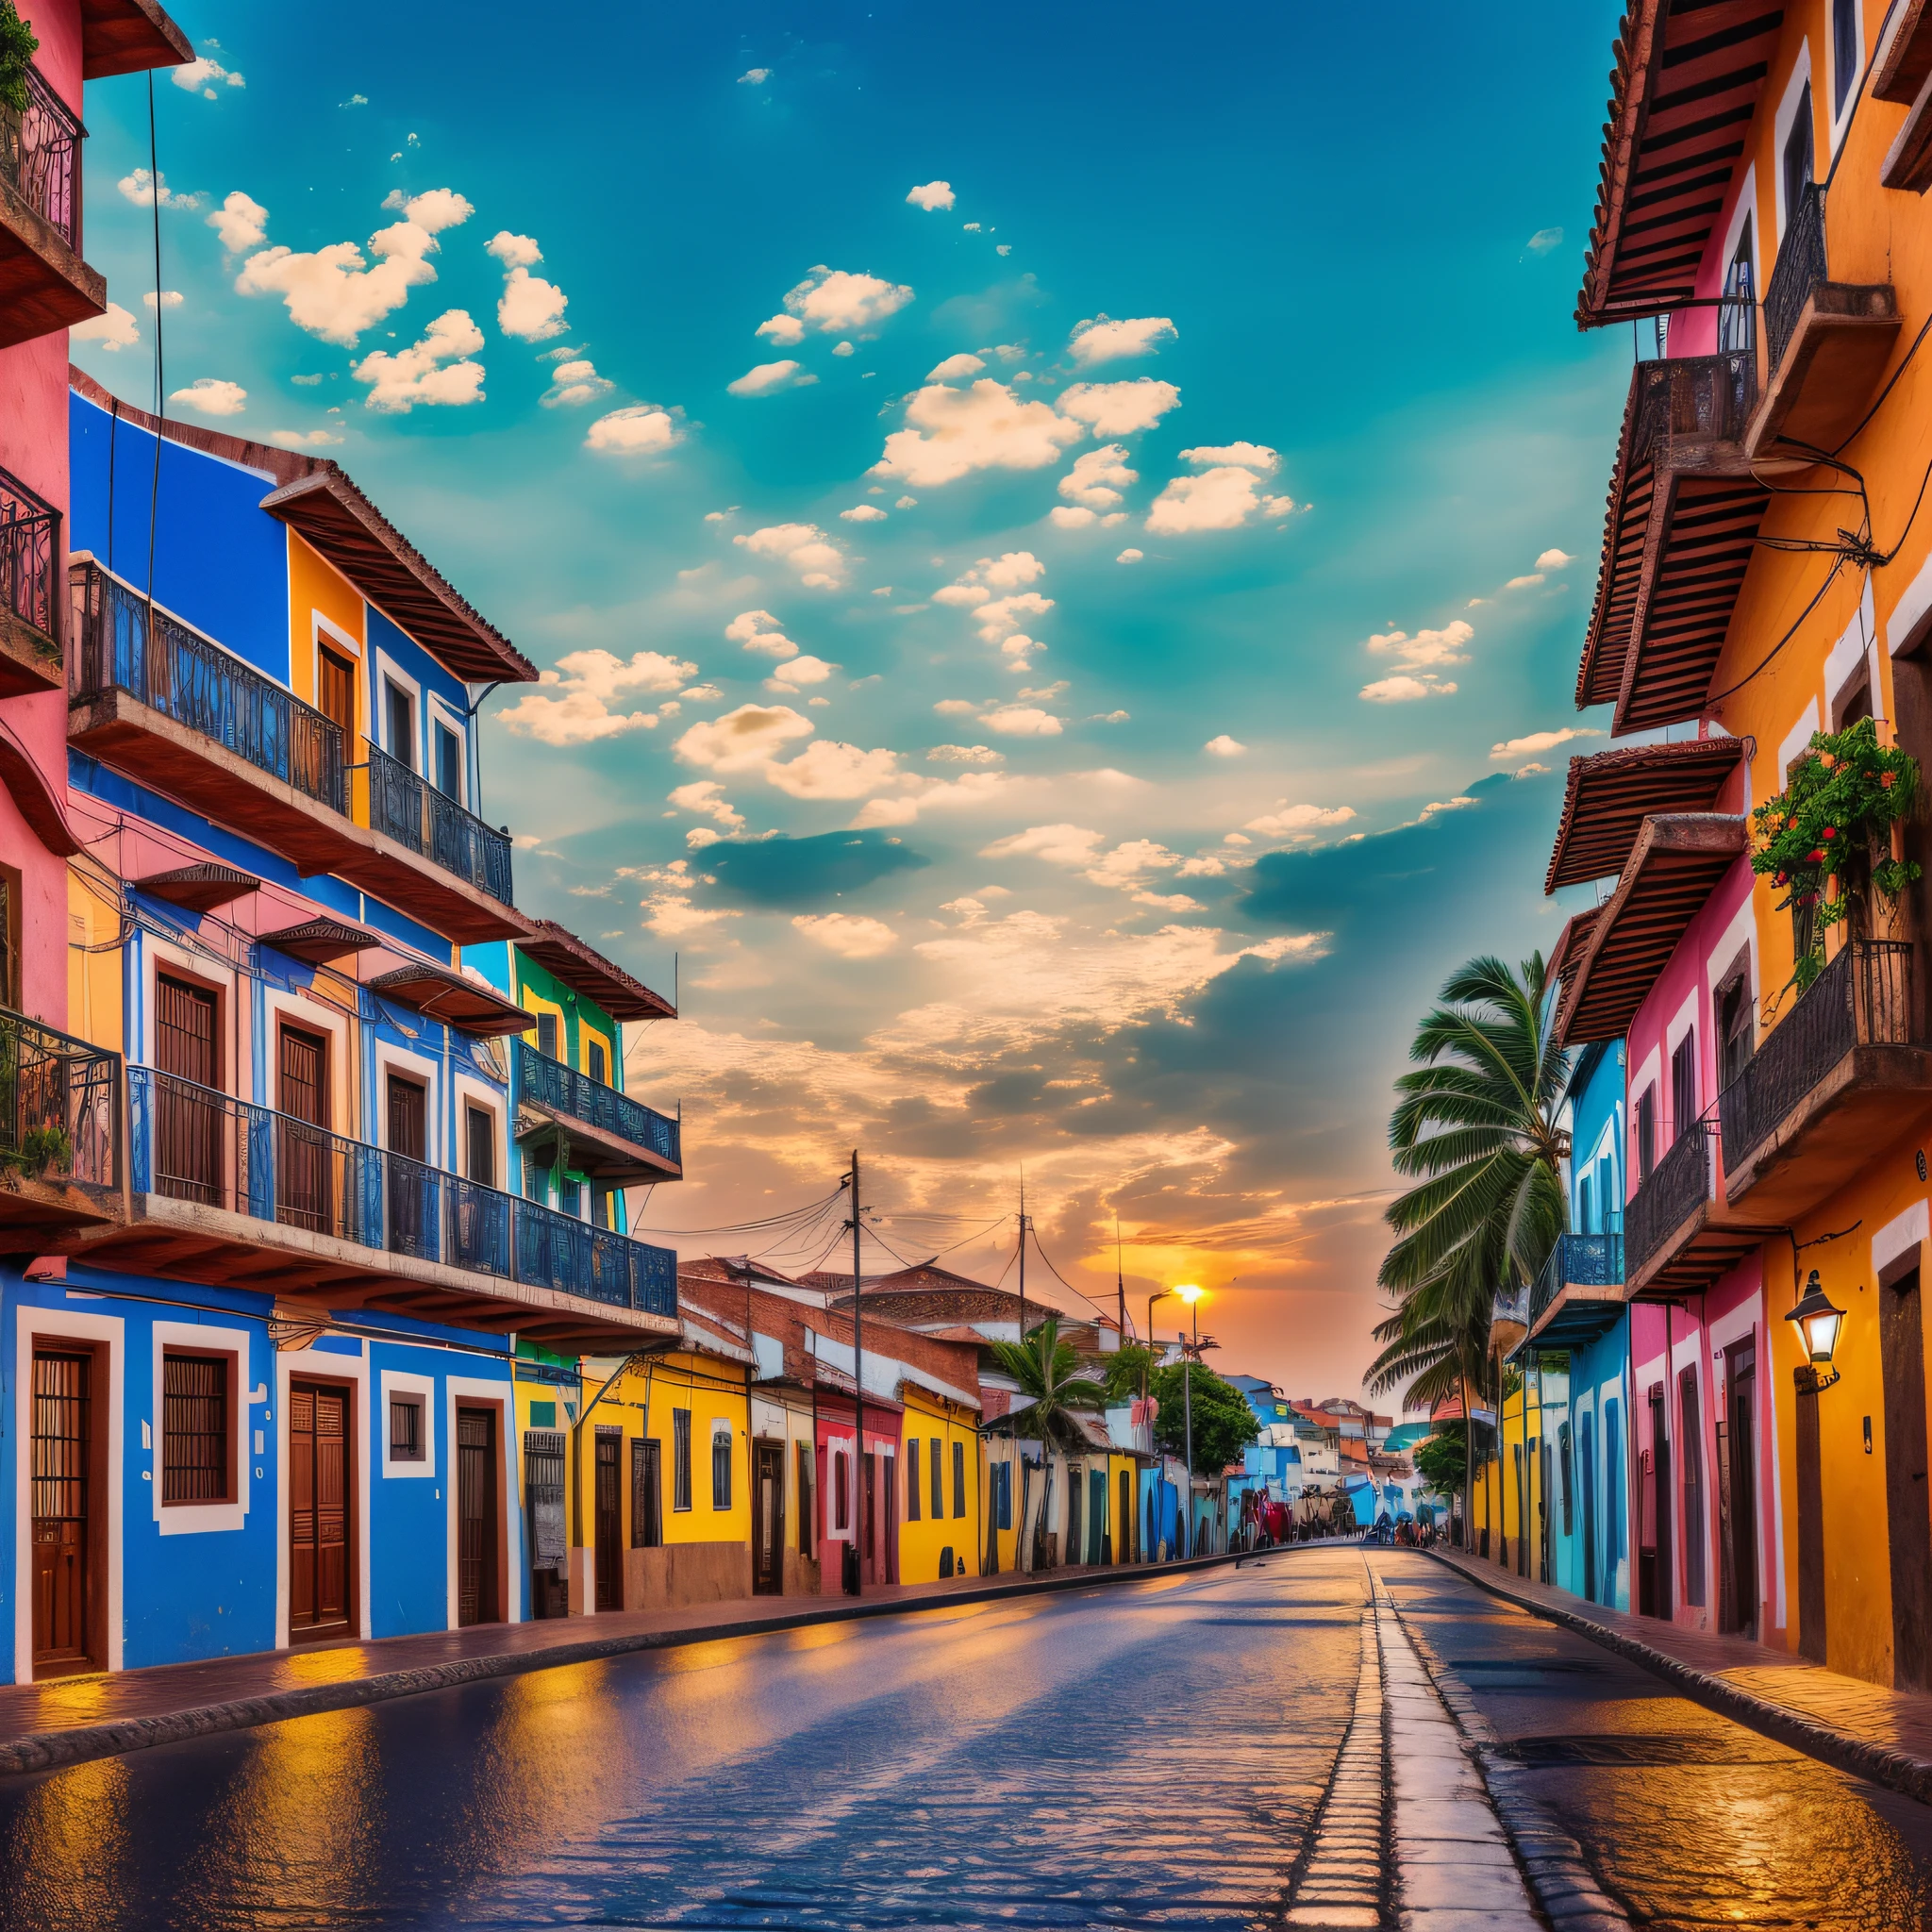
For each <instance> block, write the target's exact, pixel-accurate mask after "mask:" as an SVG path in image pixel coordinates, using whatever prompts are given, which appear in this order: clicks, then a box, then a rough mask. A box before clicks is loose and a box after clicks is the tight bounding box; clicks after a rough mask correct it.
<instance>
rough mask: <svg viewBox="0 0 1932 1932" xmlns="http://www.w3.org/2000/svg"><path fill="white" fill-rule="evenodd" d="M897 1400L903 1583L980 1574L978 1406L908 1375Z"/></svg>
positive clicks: (981, 1516) (981, 1514) (982, 1515)
mask: <svg viewBox="0 0 1932 1932" xmlns="http://www.w3.org/2000/svg"><path fill="white" fill-rule="evenodd" d="M917 1340H920V1341H924V1337H920V1338H917ZM963 1392H964V1391H961V1393H963ZM899 1394H900V1399H901V1401H902V1402H903V1403H904V1405H905V1408H904V1413H903V1414H902V1416H901V1417H900V1429H901V1434H900V1454H901V1456H902V1457H903V1460H904V1467H905V1482H904V1489H905V1496H906V1500H905V1504H904V1514H903V1516H902V1517H901V1519H900V1524H899V1581H900V1582H901V1583H935V1582H938V1581H939V1580H940V1579H941V1577H947V1576H962V1575H974V1576H976V1575H977V1574H979V1568H980V1553H981V1527H980V1526H981V1524H983V1523H984V1521H985V1493H986V1477H985V1472H984V1470H983V1469H982V1467H981V1463H980V1453H979V1410H978V1407H977V1406H976V1404H968V1403H967V1402H964V1401H961V1400H958V1399H957V1398H956V1397H950V1396H946V1395H941V1394H939V1393H936V1392H935V1391H932V1390H930V1389H926V1388H924V1387H922V1386H921V1385H920V1384H919V1383H917V1382H914V1381H912V1380H910V1379H909V1378H905V1377H903V1376H902V1379H901V1381H900V1384H899Z"/></svg>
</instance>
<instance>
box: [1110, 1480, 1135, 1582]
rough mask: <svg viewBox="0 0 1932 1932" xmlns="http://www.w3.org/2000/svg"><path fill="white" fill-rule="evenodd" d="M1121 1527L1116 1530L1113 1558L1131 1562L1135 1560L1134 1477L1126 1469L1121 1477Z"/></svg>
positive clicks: (1117, 1560) (1118, 1561)
mask: <svg viewBox="0 0 1932 1932" xmlns="http://www.w3.org/2000/svg"><path fill="white" fill-rule="evenodd" d="M1119 1491H1120V1507H1119V1510H1118V1512H1117V1513H1118V1515H1119V1517H1120V1527H1119V1528H1118V1529H1117V1530H1115V1531H1114V1546H1113V1559H1114V1561H1115V1562H1116V1563H1131V1562H1132V1561H1133V1560H1134V1557H1133V1550H1134V1479H1133V1477H1132V1476H1130V1475H1129V1474H1127V1472H1126V1471H1125V1470H1122V1471H1121V1473H1120V1478H1119Z"/></svg>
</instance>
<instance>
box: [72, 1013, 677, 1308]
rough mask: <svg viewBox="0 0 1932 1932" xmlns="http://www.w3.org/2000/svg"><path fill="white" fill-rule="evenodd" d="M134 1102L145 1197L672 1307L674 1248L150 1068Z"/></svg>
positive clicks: (141, 1071) (135, 1151) (626, 1301)
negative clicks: (195, 1203) (194, 1203)
mask: <svg viewBox="0 0 1932 1932" xmlns="http://www.w3.org/2000/svg"><path fill="white" fill-rule="evenodd" d="M88 1051H90V1052H92V1049H88ZM108 1058H109V1059H111V1058H112V1056H108ZM127 1102H128V1131H129V1137H130V1156H131V1160H130V1166H131V1173H132V1179H133V1185H134V1188H135V1190H136V1191H137V1192H141V1193H154V1194H163V1195H166V1196H168V1197H170V1198H172V1199H174V1200H180V1201H198V1202H201V1203H203V1204H205V1205H206V1206H208V1207H211V1208H225V1209H227V1210H228V1211H229V1212H230V1213H234V1214H244V1215H247V1216H249V1217H250V1218H251V1219H253V1220H256V1221H273V1222H278V1223H280V1224H282V1225H284V1226H288V1227H301V1228H306V1229H308V1231H310V1232H311V1233H315V1234H324V1235H328V1236H330V1237H332V1238H333V1239H335V1240H337V1241H353V1242H355V1243H356V1244H357V1245H358V1247H364V1248H375V1249H381V1250H384V1251H386V1252H388V1253H390V1254H394V1255H407V1256H408V1257H412V1258H413V1259H416V1260H420V1261H435V1262H440V1263H441V1264H443V1265H444V1266H447V1267H451V1268H462V1269H468V1270H470V1271H471V1272H473V1273H475V1274H490V1275H494V1276H496V1277H497V1278H498V1279H499V1280H504V1281H519V1282H524V1283H526V1284H529V1285H532V1286H535V1287H539V1288H549V1289H556V1290H558V1291H561V1292H563V1293H565V1294H575V1295H581V1296H583V1297H584V1298H585V1299H587V1300H590V1301H597V1302H603V1303H606V1304H607V1305H608V1306H610V1307H624V1308H640V1309H642V1310H643V1311H645V1312H646V1313H648V1314H656V1315H670V1316H675V1314H676V1312H677V1257H676V1256H675V1254H673V1253H672V1252H671V1250H670V1249H668V1248H655V1247H651V1246H648V1245H647V1244H646V1243H645V1242H643V1241H632V1240H631V1239H630V1237H629V1236H628V1235H622V1234H615V1233H613V1232H611V1231H610V1230H609V1229H608V1228H600V1227H591V1225H590V1224H588V1223H586V1222H581V1221H574V1220H572V1219H571V1217H570V1216H569V1215H567V1214H559V1213H558V1212H557V1211H556V1210H555V1209H554V1208H545V1207H540V1206H539V1205H538V1204H537V1203H536V1202H534V1201H524V1200H520V1199H518V1198H517V1196H515V1195H514V1194H506V1193H504V1192H502V1191H500V1190H499V1189H496V1188H491V1187H486V1186H484V1185H482V1184H481V1183H480V1182H477V1181H470V1180H464V1179H462V1178H461V1177H460V1176H459V1175H457V1174H445V1173H443V1172H442V1170H441V1169H440V1168H435V1167H429V1166H426V1165H425V1163H424V1162H422V1161H420V1160H410V1159H408V1158H406V1157H404V1156H403V1155H400V1154H395V1153H392V1152H391V1151H390V1149H388V1148H386V1147H372V1146H370V1145H369V1144H368V1143H367V1142H366V1141H352V1140H350V1139H349V1138H348V1137H347V1136H346V1135H342V1134H335V1133H331V1132H330V1131H329V1130H328V1129H327V1128H325V1127H319V1126H315V1125H313V1124H310V1123H309V1122H308V1121H301V1120H296V1119H294V1118H293V1117H292V1116H291V1115H289V1114H284V1113H276V1112H275V1111H274V1110H273V1109H271V1108H265V1107H258V1106H256V1105H255V1104H254V1103H253V1102H251V1101H246V1100H238V1099H237V1098H236V1097H235V1096H234V1095H233V1094H229V1093H220V1092H217V1091H215V1090H214V1089H213V1088H210V1087H201V1086H197V1085H196V1084H195V1083H194V1082H193V1081H192V1080H182V1079H178V1078H176V1077H175V1075H174V1074H162V1073H158V1072H157V1071H156V1070H155V1069H154V1068H152V1067H130V1068H129V1069H128V1070H127ZM110 1111H111V1109H110Z"/></svg>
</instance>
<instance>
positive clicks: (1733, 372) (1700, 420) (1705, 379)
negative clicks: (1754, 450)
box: [1627, 348, 1757, 468]
mask: <svg viewBox="0 0 1932 1932" xmlns="http://www.w3.org/2000/svg"><path fill="white" fill-rule="evenodd" d="M1640 380H1641V383H1642V385H1643V387H1642V390H1641V393H1640V394H1639V396H1638V399H1637V417H1636V421H1635V422H1634V423H1633V424H1632V425H1631V433H1630V450H1629V455H1628V458H1627V461H1628V463H1629V464H1630V465H1631V466H1632V467H1633V468H1634V467H1635V466H1636V465H1637V464H1638V463H1641V462H1642V461H1644V460H1646V459H1653V460H1654V459H1657V458H1661V457H1662V456H1663V455H1664V453H1665V451H1666V450H1667V449H1668V448H1669V446H1670V445H1671V444H1672V443H1674V442H1703V441H1709V442H1735V441H1738V440H1739V439H1740V437H1741V436H1742V435H1743V434H1744V427H1745V425H1746V424H1747V423H1748V422H1749V421H1750V417H1751V410H1752V407H1753V405H1754V404H1755V403H1756V401H1757V354H1756V352H1755V351H1753V350H1752V349H1749V348H1741V349H1726V350H1724V351H1723V352H1722V353H1721V354H1719V355H1716V356H1673V357H1671V358H1668V359H1667V360H1664V361H1659V362H1646V363H1644V364H1642V365H1641V371H1640Z"/></svg>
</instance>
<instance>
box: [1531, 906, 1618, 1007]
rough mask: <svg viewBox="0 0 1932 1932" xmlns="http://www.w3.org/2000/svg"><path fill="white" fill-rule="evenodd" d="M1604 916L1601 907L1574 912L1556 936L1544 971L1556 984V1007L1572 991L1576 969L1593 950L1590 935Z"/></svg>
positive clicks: (1591, 907)
mask: <svg viewBox="0 0 1932 1932" xmlns="http://www.w3.org/2000/svg"><path fill="white" fill-rule="evenodd" d="M1603 916H1604V908H1602V907H1601V906H1590V907H1586V908H1584V910H1583V911H1581V912H1574V913H1572V914H1571V915H1570V917H1569V918H1568V919H1567V920H1565V921H1564V922H1563V930H1562V931H1561V932H1559V933H1558V934H1557V943H1556V944H1555V945H1554V946H1552V947H1551V948H1550V958H1549V963H1548V964H1547V966H1546V967H1545V968H1544V972H1545V975H1546V977H1547V978H1549V979H1553V980H1555V981H1556V983H1557V989H1558V992H1557V1005H1558V1006H1560V1005H1561V1004H1562V998H1563V995H1564V994H1565V993H1567V992H1568V991H1570V982H1571V981H1572V980H1573V979H1574V978H1575V977H1576V969H1577V968H1578V967H1579V966H1581V965H1582V964H1583V956H1584V954H1585V953H1587V952H1588V951H1589V950H1590V936H1591V933H1593V932H1594V931H1595V930H1596V923H1597V921H1598V920H1599V919H1601V918H1602V917H1603Z"/></svg>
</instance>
